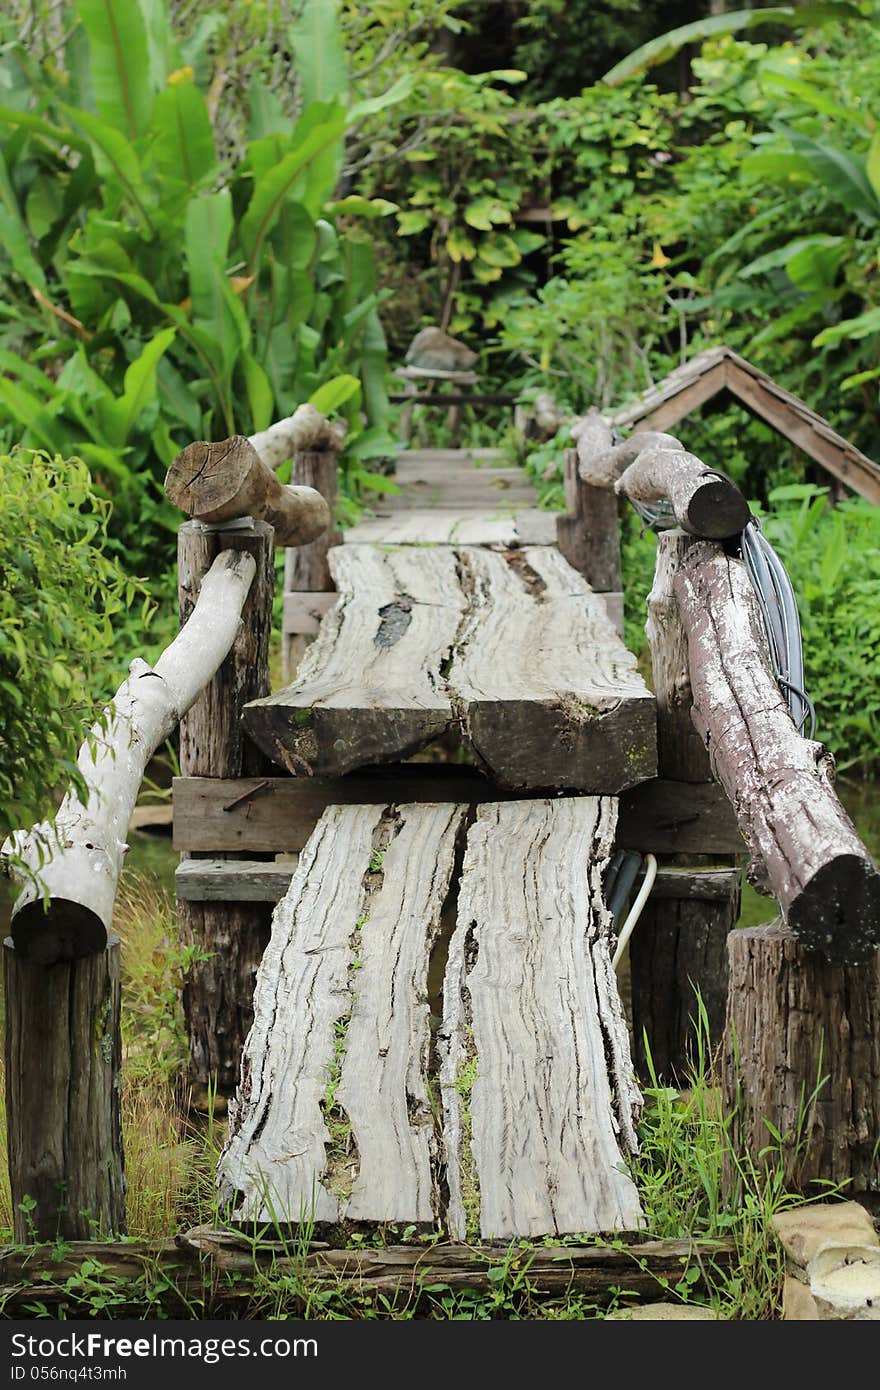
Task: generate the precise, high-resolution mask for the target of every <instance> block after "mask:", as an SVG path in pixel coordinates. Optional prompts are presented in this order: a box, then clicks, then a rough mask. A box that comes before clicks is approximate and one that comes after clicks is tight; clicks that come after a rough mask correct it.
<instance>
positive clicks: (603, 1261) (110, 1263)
mask: <svg viewBox="0 0 880 1390" xmlns="http://www.w3.org/2000/svg"><path fill="white" fill-rule="evenodd" d="M524 1258H525V1259H526V1260H527V1261H528V1271H527V1277H528V1283H529V1287H530V1288H531V1289H534V1291H535V1293H536V1294H538V1295H541V1296H548V1295H549V1296H556V1297H564V1296H565V1295H567V1294H572V1295H581V1296H583V1297H584V1298H587V1299H589V1300H590V1301H594V1302H598V1303H600V1304H605V1303H609V1302H612V1301H614V1300H615V1299H617V1297H618V1295H619V1291H620V1289H621V1288H623V1289H625V1290H626V1292H627V1297H628V1298H629V1299H631V1300H633V1301H639V1300H641V1299H656V1298H659V1297H664V1296H665V1293H664V1291H665V1290H668V1289H669V1287H670V1286H671V1285H675V1284H676V1283H678V1282H679V1280H680V1279H681V1278H682V1276H683V1274H684V1273H685V1271H686V1270H688V1269H693V1270H694V1271H696V1272H698V1277H697V1279H696V1280H695V1282H694V1283H693V1284H690V1283H689V1285H688V1287H689V1288H691V1289H693V1290H695V1291H701V1290H704V1289H705V1287H706V1286H705V1282H704V1278H703V1275H704V1272H705V1270H706V1269H708V1268H710V1267H712V1268H718V1269H721V1270H726V1269H732V1268H733V1267H734V1265H735V1262H736V1258H737V1256H736V1252H735V1250H734V1246H733V1242H732V1241H726V1240H717V1241H693V1240H639V1241H633V1242H629V1241H627V1242H623V1241H615V1242H614V1243H613V1244H612V1245H608V1246H605V1245H602V1244H601V1243H595V1244H590V1245H586V1246H584V1245H571V1244H568V1245H553V1244H547V1243H542V1244H539V1245H536V1246H535V1247H534V1248H530V1249H529V1250H528V1251H527V1252H524ZM508 1261H509V1255H508V1252H507V1250H506V1249H504V1250H499V1248H498V1247H497V1246H494V1247H493V1246H484V1247H481V1246H461V1245H454V1244H446V1243H442V1242H441V1243H434V1244H431V1245H429V1246H427V1247H426V1246H424V1245H422V1244H413V1245H394V1244H391V1245H385V1244H383V1245H382V1246H381V1247H379V1248H377V1247H373V1246H365V1247H360V1248H357V1249H355V1248H352V1249H345V1250H330V1249H327V1248H326V1247H323V1248H322V1247H321V1245H320V1242H312V1244H311V1245H310V1246H308V1247H307V1248H306V1251H305V1254H304V1255H302V1254H300V1253H299V1251H296V1252H294V1253H292V1252H291V1248H290V1242H289V1240H278V1241H276V1240H270V1239H267V1238H266V1237H265V1236H263V1237H262V1238H261V1239H260V1240H259V1241H254V1240H253V1238H252V1237H251V1235H249V1234H248V1233H246V1232H245V1233H241V1232H237V1231H234V1230H228V1229H226V1230H224V1229H220V1230H216V1229H213V1228H211V1227H206V1226H200V1227H196V1228H195V1229H193V1230H190V1231H183V1232H181V1233H180V1234H179V1235H177V1236H175V1237H174V1239H173V1240H165V1241H145V1240H140V1241H135V1240H132V1241H126V1242H124V1243H123V1242H119V1243H117V1244H114V1245H107V1244H101V1243H98V1242H95V1241H76V1242H71V1243H65V1244H64V1245H63V1246H61V1247H58V1246H56V1245H54V1244H51V1245H42V1246H33V1245H10V1246H5V1247H4V1248H3V1249H2V1250H0V1280H2V1284H3V1290H4V1295H3V1297H4V1307H5V1309H6V1311H7V1312H8V1313H11V1314H13V1315H15V1316H21V1317H24V1316H27V1315H28V1312H29V1305H30V1306H31V1307H32V1306H33V1304H35V1303H37V1302H39V1303H41V1304H45V1305H46V1306H47V1307H48V1308H50V1309H52V1310H54V1311H60V1310H62V1309H63V1310H64V1311H65V1312H66V1315H67V1317H69V1318H75V1317H78V1316H80V1315H81V1314H82V1311H83V1307H82V1304H81V1302H80V1299H81V1297H82V1295H81V1294H79V1292H78V1291H79V1289H81V1287H82V1284H83V1280H84V1279H85V1278H86V1270H87V1271H88V1273H87V1278H88V1284H89V1288H90V1289H101V1288H102V1286H104V1285H105V1284H106V1288H107V1292H108V1293H112V1295H113V1297H114V1300H117V1302H114V1307H115V1308H116V1307H117V1306H118V1300H119V1298H120V1296H121V1297H122V1299H123V1300H126V1301H124V1302H123V1305H122V1309H123V1310H126V1309H127V1306H128V1304H127V1300H129V1299H130V1303H131V1311H132V1314H133V1315H137V1313H138V1311H139V1310H142V1309H143V1285H144V1280H145V1279H147V1280H149V1286H150V1289H151V1290H152V1297H153V1298H154V1300H155V1301H156V1303H157V1304H158V1306H160V1307H161V1308H162V1309H163V1311H165V1312H166V1313H170V1314H176V1315H177V1316H178V1317H183V1318H187V1317H191V1316H192V1309H193V1308H199V1309H204V1313H205V1316H206V1317H209V1316H210V1317H216V1316H219V1315H220V1314H221V1313H222V1312H224V1311H230V1310H235V1312H236V1313H237V1315H238V1316H240V1317H247V1316H248V1315H249V1314H248V1309H249V1305H250V1304H251V1300H253V1299H255V1298H256V1299H257V1300H258V1304H257V1306H258V1307H260V1308H262V1307H263V1306H264V1301H265V1289H266V1281H267V1276H268V1277H270V1278H274V1279H278V1280H282V1279H284V1277H285V1276H289V1278H290V1280H291V1288H292V1290H293V1286H296V1288H301V1287H302V1285H303V1281H305V1287H306V1288H308V1285H309V1283H310V1281H312V1280H314V1281H315V1286H316V1288H321V1289H324V1288H326V1286H327V1283H328V1282H330V1281H332V1283H333V1284H334V1285H337V1284H338V1285H339V1286H340V1287H341V1291H342V1293H343V1294H345V1293H346V1292H352V1293H359V1294H370V1295H373V1296H378V1295H380V1294H381V1295H384V1296H385V1297H386V1298H388V1299H392V1300H394V1299H399V1300H400V1301H401V1303H402V1304H403V1305H405V1306H406V1307H408V1308H412V1306H413V1301H414V1300H418V1302H419V1306H420V1307H423V1308H429V1307H430V1306H431V1304H432V1302H434V1300H435V1299H436V1298H437V1297H438V1295H437V1293H436V1292H434V1293H432V1292H431V1291H430V1288H431V1285H432V1284H439V1285H441V1286H442V1290H443V1292H442V1293H441V1294H440V1295H439V1297H441V1298H442V1297H443V1296H444V1294H445V1293H446V1291H447V1290H451V1291H456V1290H462V1291H465V1290H474V1289H476V1290H481V1289H492V1290H494V1289H497V1286H498V1272H499V1271H500V1270H501V1269H502V1268H506V1267H507V1265H508ZM298 1299H299V1294H298V1293H296V1292H294V1291H292V1292H291V1295H290V1303H289V1308H290V1310H291V1311H295V1310H296V1309H297V1308H298V1307H299V1303H298Z"/></svg>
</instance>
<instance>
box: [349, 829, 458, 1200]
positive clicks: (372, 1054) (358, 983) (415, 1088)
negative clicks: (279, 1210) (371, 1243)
mask: <svg viewBox="0 0 880 1390" xmlns="http://www.w3.org/2000/svg"><path fill="white" fill-rule="evenodd" d="M464 815H465V808H464V807H462V806H402V807H399V808H397V809H396V811H395V812H394V817H395V819H394V820H393V821H392V823H391V824H390V825H389V827H388V833H389V843H388V847H387V850H385V851H384V857H383V859H382V866H381V886H380V887H378V888H377V889H374V890H373V891H372V893H370V895H369V897H368V900H367V908H366V910H367V911H368V913H369V917H368V919H367V921H366V922H365V923H364V925H363V926H362V928H361V932H360V950H359V955H360V968H359V970H358V972H357V976H356V978H355V980H354V984H353V992H354V1006H353V1008H352V1013H351V1022H350V1023H349V1025H348V1032H347V1034H346V1039H345V1055H344V1058H343V1062H342V1076H341V1079H340V1083H339V1090H338V1093H337V1095H338V1102H339V1104H340V1105H341V1107H342V1109H343V1110H344V1111H345V1112H346V1114H347V1115H348V1117H349V1119H350V1121H351V1129H352V1134H353V1136H354V1140H355V1144H356V1151H357V1155H358V1158H359V1167H358V1173H357V1178H356V1180H355V1182H354V1185H353V1189H352V1193H351V1197H350V1199H349V1201H348V1203H347V1205H346V1207H345V1217H346V1220H350V1221H391V1222H399V1223H402V1224H408V1223H410V1222H414V1223H416V1224H421V1223H428V1222H433V1221H435V1220H436V1218H437V1215H438V1208H439V1194H438V1190H437V1183H436V1180H435V1177H434V1175H433V1173H432V1160H433V1158H434V1156H435V1153H436V1139H435V1131H434V1116H433V1113H432V1107H431V1095H430V1092H429V1082H428V1064H429V1060H430V1051H431V1030H430V1008H429V1004H428V964H429V956H430V951H431V947H432V946H433V944H434V942H435V940H436V938H437V935H438V933H439V930H440V915H441V912H442V910H443V905H444V902H445V900H446V896H447V892H448V889H449V885H450V881H451V878H452V871H453V865H454V858H455V848H456V841H457V838H458V835H459V833H460V831H461V829H462V826H463V824H464Z"/></svg>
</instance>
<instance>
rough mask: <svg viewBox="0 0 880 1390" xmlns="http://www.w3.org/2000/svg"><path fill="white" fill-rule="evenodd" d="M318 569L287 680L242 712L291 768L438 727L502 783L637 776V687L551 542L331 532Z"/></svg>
mask: <svg viewBox="0 0 880 1390" xmlns="http://www.w3.org/2000/svg"><path fill="white" fill-rule="evenodd" d="M331 568H332V570H333V573H334V576H335V578H336V583H337V588H338V591H339V602H338V605H337V607H336V608H334V609H333V610H331V612H330V613H329V614H328V615H327V617H326V618H325V619H324V621H323V623H322V625H321V630H320V632H319V634H318V638H317V640H316V642H315V643H314V645H313V646H312V647H311V648H310V649H309V651H308V654H307V656H306V657H305V659H304V661H303V664H302V666H301V668H300V671H299V673H298V676H297V679H296V681H295V682H294V683H293V684H292V685H291V686H288V687H287V688H286V689H285V690H282V691H279V692H278V693H276V694H274V695H272V696H270V697H269V698H268V699H264V700H259V701H255V702H253V703H251V704H249V705H248V706H247V708H246V710H245V715H244V718H245V725H246V728H247V730H248V732H249V733H250V735H251V736H252V737H253V738H254V739H255V741H256V742H257V743H258V744H259V745H260V747H261V748H263V749H264V751H265V752H266V753H267V754H268V755H269V756H270V757H272V758H273V759H274V760H275V761H276V762H279V763H281V764H282V765H283V766H285V767H287V769H288V770H289V771H290V772H292V773H293V774H294V775H303V776H309V775H317V776H337V775H342V774H344V773H346V772H349V771H351V770H352V769H354V768H357V767H361V766H365V765H367V764H370V763H378V762H388V761H391V760H393V759H398V758H402V757H406V756H408V755H409V754H411V753H413V752H415V751H417V750H418V749H419V748H421V747H424V746H425V745H427V744H428V743H430V742H432V741H433V740H434V739H436V738H438V737H439V736H440V735H441V734H443V733H444V732H445V731H446V730H447V729H449V728H452V727H454V726H457V727H460V728H461V730H462V733H463V735H464V737H465V739H466V740H467V741H468V743H469V744H470V746H471V747H472V748H473V750H474V751H475V753H476V754H477V756H478V758H479V759H480V761H481V762H482V763H483V764H484V765H485V766H486V767H487V768H489V769H490V770H491V772H492V774H493V775H494V777H495V778H496V779H497V780H498V781H499V782H500V783H501V784H502V785H506V786H512V787H572V788H576V789H579V790H585V791H596V792H606V791H607V792H617V791H620V790H621V789H623V788H625V787H629V786H633V785H635V784H636V783H638V782H641V781H644V780H646V779H648V778H650V777H651V776H652V775H653V773H654V771H655V707H654V700H653V697H652V696H651V694H650V692H649V691H648V690H647V687H646V686H645V685H644V682H643V681H642V679H641V677H640V676H639V675H638V673H637V671H636V668H635V658H634V657H633V656H632V655H631V654H630V653H629V652H628V651H627V650H626V648H625V647H624V646H623V645H622V643H621V641H620V639H619V638H618V636H617V634H616V632H615V631H614V629H613V627H612V626H611V624H610V623H609V621H608V618H607V616H606V613H605V608H604V605H603V603H602V601H601V599H600V598H599V597H598V595H596V594H594V593H592V591H591V590H590V588H589V586H588V585H587V584H585V583H584V581H583V579H582V578H581V577H580V576H579V575H577V574H576V573H575V572H574V571H573V570H572V569H571V568H570V567H569V566H568V565H567V564H566V563H565V561H564V560H562V558H561V557H560V556H559V555H558V554H557V552H556V551H555V550H553V549H552V548H550V547H546V546H545V547H530V548H527V549H526V550H524V551H523V552H522V553H521V555H519V554H518V555H515V556H511V555H499V554H496V553H495V552H492V551H487V550H482V549H477V548H475V547H467V548H462V549H458V550H456V551H451V550H448V549H445V548H440V549H433V548H426V549H425V550H420V551H413V550H405V549H404V550H398V551H391V552H384V551H381V550H378V549H375V548H371V547H365V546H358V547H356V548H355V547H347V546H346V547H342V548H340V549H338V550H337V551H334V552H333V554H332V556H331Z"/></svg>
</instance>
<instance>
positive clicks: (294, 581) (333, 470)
mask: <svg viewBox="0 0 880 1390" xmlns="http://www.w3.org/2000/svg"><path fill="white" fill-rule="evenodd" d="M338 461H339V450H338V449H332V448H328V449H322V450H321V451H320V452H308V453H305V452H304V453H299V454H296V455H294V460H293V481H294V483H296V484H297V485H299V486H305V487H310V488H314V489H315V491H316V492H319V493H320V494H321V496H322V497H323V498H324V500H325V501H326V502H327V505H328V507H329V509H330V515H331V517H332V515H333V511H334V508H335V506H336V498H337V496H338V494H339V478H338V471H337V470H338ZM341 541H342V532H341V531H335V530H334V529H333V527H332V523H331V527H330V530H328V531H325V532H324V534H323V535H322V536H319V537H318V539H317V540H315V541H312V542H311V543H310V544H309V545H300V546H296V547H290V548H288V549H287V550H286V551H285V556H284V593H285V595H287V594H289V593H297V594H300V595H302V596H303V597H305V598H306V599H308V598H309V597H311V596H312V595H314V594H327V593H332V592H333V590H334V588H335V587H336V586H335V584H334V583H333V577H332V575H331V574H330V566H329V565H328V563H327V553H328V551H329V550H330V548H331V546H334V545H339V544H341ZM297 621H298V620H297V618H295V617H293V616H292V615H291V616H288V615H287V614H285V620H284V631H283V638H282V643H283V645H282V651H281V660H282V666H281V671H282V675H283V678H284V681H285V684H286V683H287V682H288V681H291V680H293V677H294V675H295V673H296V668H297V666H298V665H299V663H300V661H301V660H302V657H303V653H304V652H305V650H306V647H307V646H308V645H309V644H310V642H311V641H312V640H313V638H314V634H313V633H307V632H303V631H297V629H296V627H295V626H293V624H296V623H297ZM298 626H299V627H304V626H305V624H304V623H303V622H302V620H301V619H300V620H299V621H298Z"/></svg>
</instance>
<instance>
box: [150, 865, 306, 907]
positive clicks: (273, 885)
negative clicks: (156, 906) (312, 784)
mask: <svg viewBox="0 0 880 1390" xmlns="http://www.w3.org/2000/svg"><path fill="white" fill-rule="evenodd" d="M295 868H296V865H295V864H293V863H290V862H288V863H276V861H275V860H274V859H184V860H182V861H181V863H180V864H178V866H177V868H176V869H175V871H174V888H175V892H176V894H177V899H178V901H179V902H196V903H210V902H219V903H240V902H248V903H277V902H280V901H281V899H282V898H283V897H284V894H285V893H286V892H287V890H288V888H289V887H290V880H291V879H292V878H293V872H294V869H295Z"/></svg>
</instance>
